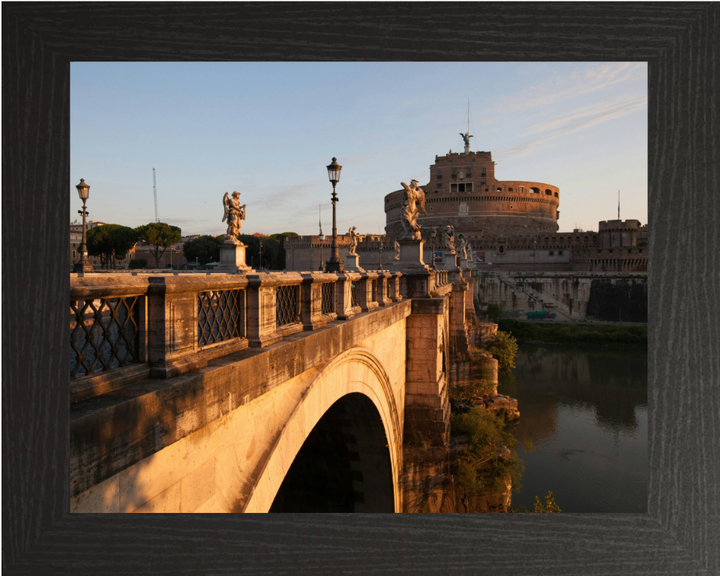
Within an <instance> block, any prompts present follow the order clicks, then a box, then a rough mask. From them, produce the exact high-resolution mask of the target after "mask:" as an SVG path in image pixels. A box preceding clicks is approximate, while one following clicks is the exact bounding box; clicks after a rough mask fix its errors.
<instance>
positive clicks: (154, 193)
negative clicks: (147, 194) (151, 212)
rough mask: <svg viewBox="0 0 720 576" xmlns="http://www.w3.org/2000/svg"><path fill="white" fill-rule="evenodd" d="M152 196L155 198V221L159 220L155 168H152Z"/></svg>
mask: <svg viewBox="0 0 720 576" xmlns="http://www.w3.org/2000/svg"><path fill="white" fill-rule="evenodd" d="M153 197H154V198H155V222H160V218H158V214H157V187H156V186H155V168H153Z"/></svg>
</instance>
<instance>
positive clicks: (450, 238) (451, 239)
mask: <svg viewBox="0 0 720 576" xmlns="http://www.w3.org/2000/svg"><path fill="white" fill-rule="evenodd" d="M445 245H446V246H447V248H448V250H450V254H455V228H453V227H452V226H449V225H448V227H447V228H445Z"/></svg>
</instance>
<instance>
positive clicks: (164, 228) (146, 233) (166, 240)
mask: <svg viewBox="0 0 720 576" xmlns="http://www.w3.org/2000/svg"><path fill="white" fill-rule="evenodd" d="M135 232H136V234H137V236H138V238H140V239H141V240H144V241H145V242H146V243H147V245H148V246H150V249H151V252H152V254H153V256H154V257H155V268H159V267H160V258H161V257H162V255H163V254H165V250H167V249H168V248H169V247H170V246H172V245H173V244H177V243H178V242H180V240H181V239H182V232H181V230H180V228H178V227H177V226H171V225H170V224H165V222H150V224H145V225H144V226H138V227H137V228H135Z"/></svg>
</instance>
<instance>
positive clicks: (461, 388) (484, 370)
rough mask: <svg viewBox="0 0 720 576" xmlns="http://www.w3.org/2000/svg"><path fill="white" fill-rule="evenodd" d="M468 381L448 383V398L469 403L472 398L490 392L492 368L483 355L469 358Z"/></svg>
mask: <svg viewBox="0 0 720 576" xmlns="http://www.w3.org/2000/svg"><path fill="white" fill-rule="evenodd" d="M470 362H471V364H470V381H469V382H467V383H465V382H463V383H455V382H451V383H450V389H449V394H450V400H452V401H453V402H456V403H459V404H470V403H472V402H473V400H476V399H478V398H481V397H482V396H484V395H485V394H490V393H491V392H492V391H493V390H494V388H495V385H494V383H493V382H492V376H493V373H492V370H491V368H490V366H488V365H487V360H486V359H485V358H483V357H472V356H471V360H470Z"/></svg>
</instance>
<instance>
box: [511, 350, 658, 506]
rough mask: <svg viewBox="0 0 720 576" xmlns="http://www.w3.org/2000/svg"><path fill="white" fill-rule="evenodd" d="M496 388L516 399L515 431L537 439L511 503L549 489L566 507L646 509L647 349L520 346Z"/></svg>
mask: <svg viewBox="0 0 720 576" xmlns="http://www.w3.org/2000/svg"><path fill="white" fill-rule="evenodd" d="M498 392H500V393H501V394H507V395H509V396H512V397H514V398H517V399H518V408H519V409H520V414H521V417H520V420H519V422H518V423H517V425H516V426H515V428H514V434H515V435H516V436H517V438H518V440H520V441H521V442H522V441H524V440H526V439H528V438H530V439H532V440H533V443H534V445H535V450H534V452H531V453H528V454H522V452H521V454H520V455H521V457H522V459H523V460H524V461H525V466H526V470H525V473H524V474H523V478H522V483H523V486H524V488H523V489H522V491H521V492H520V493H519V494H515V495H513V506H514V507H517V506H519V505H521V504H522V505H525V506H528V507H530V508H532V505H533V502H534V499H535V496H536V495H540V496H544V495H545V494H546V493H547V492H548V490H552V492H553V493H554V494H555V500H556V501H557V503H558V504H559V505H560V507H561V508H562V510H563V512H645V511H646V509H647V351H646V350H642V349H622V348H597V347H588V346H542V345H535V346H531V345H528V346H521V347H520V350H519V352H518V357H517V359H516V368H515V369H514V370H513V371H512V373H511V374H506V375H503V374H501V376H500V386H499V387H498Z"/></svg>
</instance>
